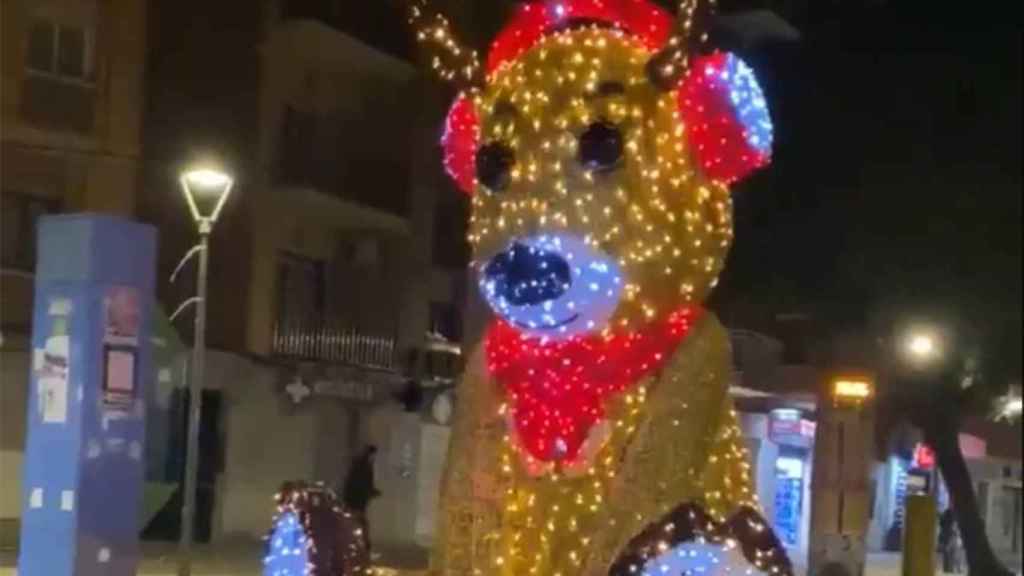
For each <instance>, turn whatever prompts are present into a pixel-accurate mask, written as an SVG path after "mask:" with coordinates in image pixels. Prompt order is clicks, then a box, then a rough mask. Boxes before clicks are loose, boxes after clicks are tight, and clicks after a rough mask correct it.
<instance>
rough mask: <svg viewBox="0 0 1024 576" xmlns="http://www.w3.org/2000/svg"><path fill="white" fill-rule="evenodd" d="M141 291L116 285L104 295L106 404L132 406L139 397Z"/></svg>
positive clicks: (116, 408) (118, 408)
mask: <svg viewBox="0 0 1024 576" xmlns="http://www.w3.org/2000/svg"><path fill="white" fill-rule="evenodd" d="M141 318H142V316H141V313H140V305H139V293H138V291H137V290H136V289H135V288H132V287H129V286H112V287H111V288H109V289H108V290H107V294H106V296H104V298H103V404H104V406H105V407H106V408H108V409H114V410H128V409H130V408H131V406H132V404H133V402H134V400H135V379H136V377H137V375H136V363H137V362H138V345H139V327H140V324H141Z"/></svg>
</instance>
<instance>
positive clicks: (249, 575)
mask: <svg viewBox="0 0 1024 576" xmlns="http://www.w3.org/2000/svg"><path fill="white" fill-rule="evenodd" d="M195 552H196V554H195V563H194V565H193V566H194V567H193V571H192V573H193V575H194V576H260V575H261V571H260V564H261V562H260V559H261V554H262V552H261V546H260V545H258V544H254V543H245V544H231V545H219V546H216V547H212V546H198V547H197V548H196V550H195ZM174 553H175V549H174V546H173V545H170V544H149V543H146V544H144V545H143V555H144V559H143V562H142V566H141V568H140V570H139V573H138V576H175V573H176V564H175V556H174ZM384 559H385V560H386V561H387V562H386V563H387V564H391V565H393V566H395V565H398V566H406V567H408V566H410V565H421V564H420V563H421V562H422V561H423V558H422V552H411V551H405V552H401V551H391V552H390V553H388V554H387V555H386V556H385V557H384ZM14 563H15V556H14V554H13V553H12V552H10V551H6V552H5V551H0V576H17V572H16V571H15V568H14ZM1015 568H1016V570H1017V571H1018V574H1019V573H1020V570H1021V568H1020V563H1019V562H1018V563H1017V566H1016V567H1015ZM380 574H381V575H382V576H423V572H422V571H417V570H414V569H409V568H405V569H395V568H386V569H383V570H381V572H380ZM797 574H798V576H804V572H803V571H802V570H798V572H797ZM865 576H901V569H900V555H899V554H871V555H870V557H869V560H868V569H867V574H866V575H865ZM936 576H949V575H944V574H942V573H936Z"/></svg>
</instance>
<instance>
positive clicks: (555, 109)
mask: <svg viewBox="0 0 1024 576" xmlns="http://www.w3.org/2000/svg"><path fill="white" fill-rule="evenodd" d="M712 8H713V6H712V5H711V4H710V3H706V2H703V1H701V0H684V1H682V2H681V5H680V6H679V14H678V17H677V18H675V19H673V18H672V17H671V16H670V15H669V14H668V13H666V12H665V11H664V10H662V9H661V8H659V7H657V6H655V5H654V4H651V3H650V2H648V1H647V0H555V1H549V2H531V3H526V4H522V5H520V6H519V8H518V10H517V11H516V12H515V14H514V15H513V16H512V19H511V21H510V22H509V23H508V24H507V26H506V27H505V28H504V29H503V30H502V31H501V32H500V33H499V35H498V37H497V38H496V39H495V40H494V43H493V45H492V46H491V49H490V51H489V53H488V55H487V58H486V60H485V61H481V59H480V58H479V57H478V56H477V54H476V53H475V52H474V51H472V50H469V49H467V48H465V47H463V46H461V45H460V44H459V43H458V41H457V40H456V39H455V37H454V35H453V32H452V30H451V27H450V25H449V22H448V21H447V20H446V19H445V18H444V16H442V15H440V14H437V13H432V12H431V11H430V10H428V9H427V6H426V5H425V3H422V2H421V3H418V4H416V5H415V6H414V7H413V9H412V21H413V23H414V25H415V26H416V27H417V29H418V38H419V39H420V41H421V42H423V43H424V44H425V45H426V46H427V47H428V48H430V49H432V50H433V54H434V58H433V60H432V63H433V66H434V68H435V69H436V70H437V71H438V72H439V73H440V75H441V76H442V77H443V78H445V79H447V80H451V81H453V82H456V83H458V84H460V85H462V86H463V87H464V90H463V91H462V92H461V94H460V95H459V97H458V98H457V99H456V101H455V103H454V104H453V106H452V108H451V111H450V113H449V116H448V120H447V125H446V130H445V135H444V139H443V146H444V151H445V166H446V168H447V170H448V172H449V174H451V176H452V177H453V178H454V180H455V181H456V182H457V183H458V185H459V186H460V187H461V188H462V189H463V190H464V191H465V192H466V193H468V194H471V195H472V203H473V210H472V216H471V225H470V236H469V240H470V242H471V244H472V246H473V249H474V262H473V266H474V268H475V270H476V272H477V274H478V279H479V287H480V290H481V293H482V294H483V296H484V298H485V299H486V300H487V302H488V303H489V304H490V306H491V308H492V309H493V311H494V313H495V314H496V316H497V317H498V319H497V321H496V322H495V324H494V325H493V326H492V328H491V329H490V331H489V332H488V334H487V336H486V340H485V342H484V344H483V346H482V348H481V350H480V351H478V352H477V353H476V354H475V355H474V359H473V360H472V361H471V362H470V365H469V368H468V369H467V373H466V374H465V377H464V379H463V382H462V385H461V387H460V397H459V406H458V409H457V413H456V418H455V423H454V429H453V439H452V443H451V447H450V453H449V458H448V464H447V469H446V473H445V476H444V486H443V493H442V509H441V521H440V526H439V534H438V541H437V545H436V548H435V553H434V555H433V558H432V570H433V573H434V574H437V575H470V574H484V575H502V576H524V575H538V576H554V575H561V576H596V575H606V574H607V575H612V576H619V575H622V576H625V575H627V574H630V575H631V574H665V573H669V574H684V573H688V572H687V571H688V570H689V571H694V570H698V571H699V570H700V569H704V570H706V571H705V572H702V573H708V574H791V572H792V570H791V568H790V564H789V561H788V560H787V558H786V556H785V552H784V551H783V549H782V547H781V545H780V544H779V542H778V540H777V539H776V538H775V536H774V535H773V533H772V530H771V528H770V527H768V525H767V523H766V522H765V521H764V520H763V519H762V518H761V517H760V514H759V513H758V511H757V510H758V506H757V503H756V497H755V495H754V494H753V492H752V487H751V479H750V473H749V465H748V463H747V462H746V459H747V454H746V452H745V449H744V447H743V441H742V437H741V433H740V431H739V427H738V425H737V419H736V415H735V412H734V411H733V408H732V403H731V400H730V399H729V396H728V393H727V390H728V384H729V380H730V378H731V373H732V369H731V364H730V362H731V357H730V353H729V344H728V338H727V336H726V333H725V331H724V330H723V328H722V327H721V326H720V325H719V324H718V322H717V320H716V319H715V318H714V317H713V315H712V314H710V313H708V312H704V311H702V309H701V307H700V304H701V303H702V302H703V301H704V299H705V297H706V296H707V294H708V292H709V291H710V290H711V288H712V287H713V286H714V284H715V282H716V278H717V276H718V273H719V272H720V271H721V269H722V266H723V263H724V259H725V256H726V253H727V251H728V249H729V246H730V243H731V240H732V203H731V197H730V193H729V188H728V185H729V184H731V183H732V182H735V181H736V180H738V179H740V178H742V177H744V176H746V175H747V174H749V173H750V172H751V171H753V170H755V169H757V168H759V167H762V166H764V165H765V164H767V163H768V161H769V157H770V151H771V144H772V124H771V119H770V116H769V113H768V110H767V105H766V103H765V98H764V95H763V94H762V92H761V89H760V87H759V85H758V83H757V80H756V79H755V77H754V75H753V72H752V71H751V70H750V68H749V67H748V66H747V65H746V64H744V63H743V61H742V60H740V59H739V58H737V57H736V56H735V55H733V54H728V53H721V52H713V51H708V50H706V49H705V46H704V45H705V42H704V40H705V38H704V34H703V32H704V30H705V29H706V25H705V23H706V21H707V19H708V15H709V13H710V11H711V9H712ZM693 573H697V572H693Z"/></svg>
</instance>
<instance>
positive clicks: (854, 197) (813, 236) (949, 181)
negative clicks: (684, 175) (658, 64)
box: [716, 2, 1021, 374]
mask: <svg viewBox="0 0 1024 576" xmlns="http://www.w3.org/2000/svg"><path fill="white" fill-rule="evenodd" d="M812 4H815V5H817V10H815V11H811V12H805V13H802V14H794V15H793V20H794V21H795V22H796V23H797V25H798V27H799V28H800V29H801V32H802V33H803V38H802V41H801V42H800V44H799V45H797V46H776V47H769V48H765V49H761V50H758V51H756V52H754V53H752V54H750V55H749V56H748V57H749V59H751V60H752V61H753V62H754V64H755V66H756V67H757V68H758V69H759V72H760V73H761V76H762V78H763V82H764V84H765V85H766V90H767V91H768V92H769V97H770V99H771V100H772V102H773V109H774V112H775V120H776V125H777V126H776V129H777V134H778V144H777V147H776V158H775V163H774V165H773V166H772V167H771V168H770V169H769V170H767V171H765V172H763V173H762V174H759V175H758V176H757V177H755V178H753V179H752V180H751V181H749V182H748V183H746V184H745V185H743V186H741V187H739V189H738V190H737V193H736V204H737V208H736V210H737V220H738V224H737V240H736V245H735V248H734V250H733V257H732V260H731V262H730V264H729V268H728V270H727V272H726V274H725V276H724V277H723V281H722V285H721V289H720V290H719V293H718V295H717V299H716V307H717V308H718V309H719V310H720V311H721V312H722V313H723V315H724V316H726V317H730V316H731V317H732V318H734V319H736V320H737V321H741V322H742V321H752V322H758V321H763V316H765V315H766V314H765V313H766V312H767V313H768V314H777V313H802V314H808V315H810V316H812V317H814V318H816V319H817V320H818V321H819V323H820V325H821V326H822V327H824V328H825V329H829V330H840V329H857V328H863V327H867V326H869V325H871V328H872V329H877V327H876V326H874V323H875V322H876V321H878V319H879V316H881V317H884V319H885V321H888V322H890V323H891V322H899V321H902V320H904V319H906V318H908V317H916V318H928V319H934V320H935V321H938V322H949V323H950V325H951V326H955V328H954V329H955V330H963V332H964V333H965V334H966V333H968V332H970V333H971V334H977V333H981V334H984V335H985V336H986V337H991V338H993V339H995V340H998V341H999V343H1005V342H1007V341H1010V342H1017V343H1018V344H1016V346H1015V348H1016V353H1015V354H1016V361H1015V362H1016V364H1017V368H1016V370H1017V372H1018V374H1019V363H1020V360H1019V358H1020V346H1019V342H1020V328H1021V268H1020V263H1021V235H1020V219H1021V203H1020V194H1021V180H1020V178H1021V164H1020V155H1021V119H1020V106H1021V90H1020V85H1021V60H1020V56H1021V35H1020V27H1019V25H1018V23H1017V20H1016V19H1015V17H1011V16H1009V15H1007V16H1005V17H1000V16H999V15H998V14H995V13H991V12H989V13H985V14H980V13H979V14H961V13H959V12H956V11H952V10H950V11H944V10H941V9H940V5H941V3H938V4H936V3H927V4H926V3H923V2H902V3H901V2H886V3H879V2H868V3H856V2H850V3H844V4H845V7H844V8H842V9H836V8H830V7H828V6H825V5H826V4H828V3H827V2H812ZM860 4H866V5H867V6H866V7H865V6H862V5H860ZM851 5H852V6H851ZM925 6H927V8H925ZM758 316H761V318H758ZM1013 348H1014V345H1009V346H1007V349H1008V350H1012V349H1013Z"/></svg>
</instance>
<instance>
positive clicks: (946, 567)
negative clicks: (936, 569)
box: [939, 506, 960, 574]
mask: <svg viewBox="0 0 1024 576" xmlns="http://www.w3.org/2000/svg"><path fill="white" fill-rule="evenodd" d="M959 541H960V535H959V533H958V530H957V526H956V515H955V514H954V513H953V507H952V506H950V507H949V508H946V510H945V512H943V513H942V514H941V515H940V516H939V554H941V555H942V571H943V572H945V573H946V574H959V562H958V561H957V556H958V550H957V549H958V548H959Z"/></svg>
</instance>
